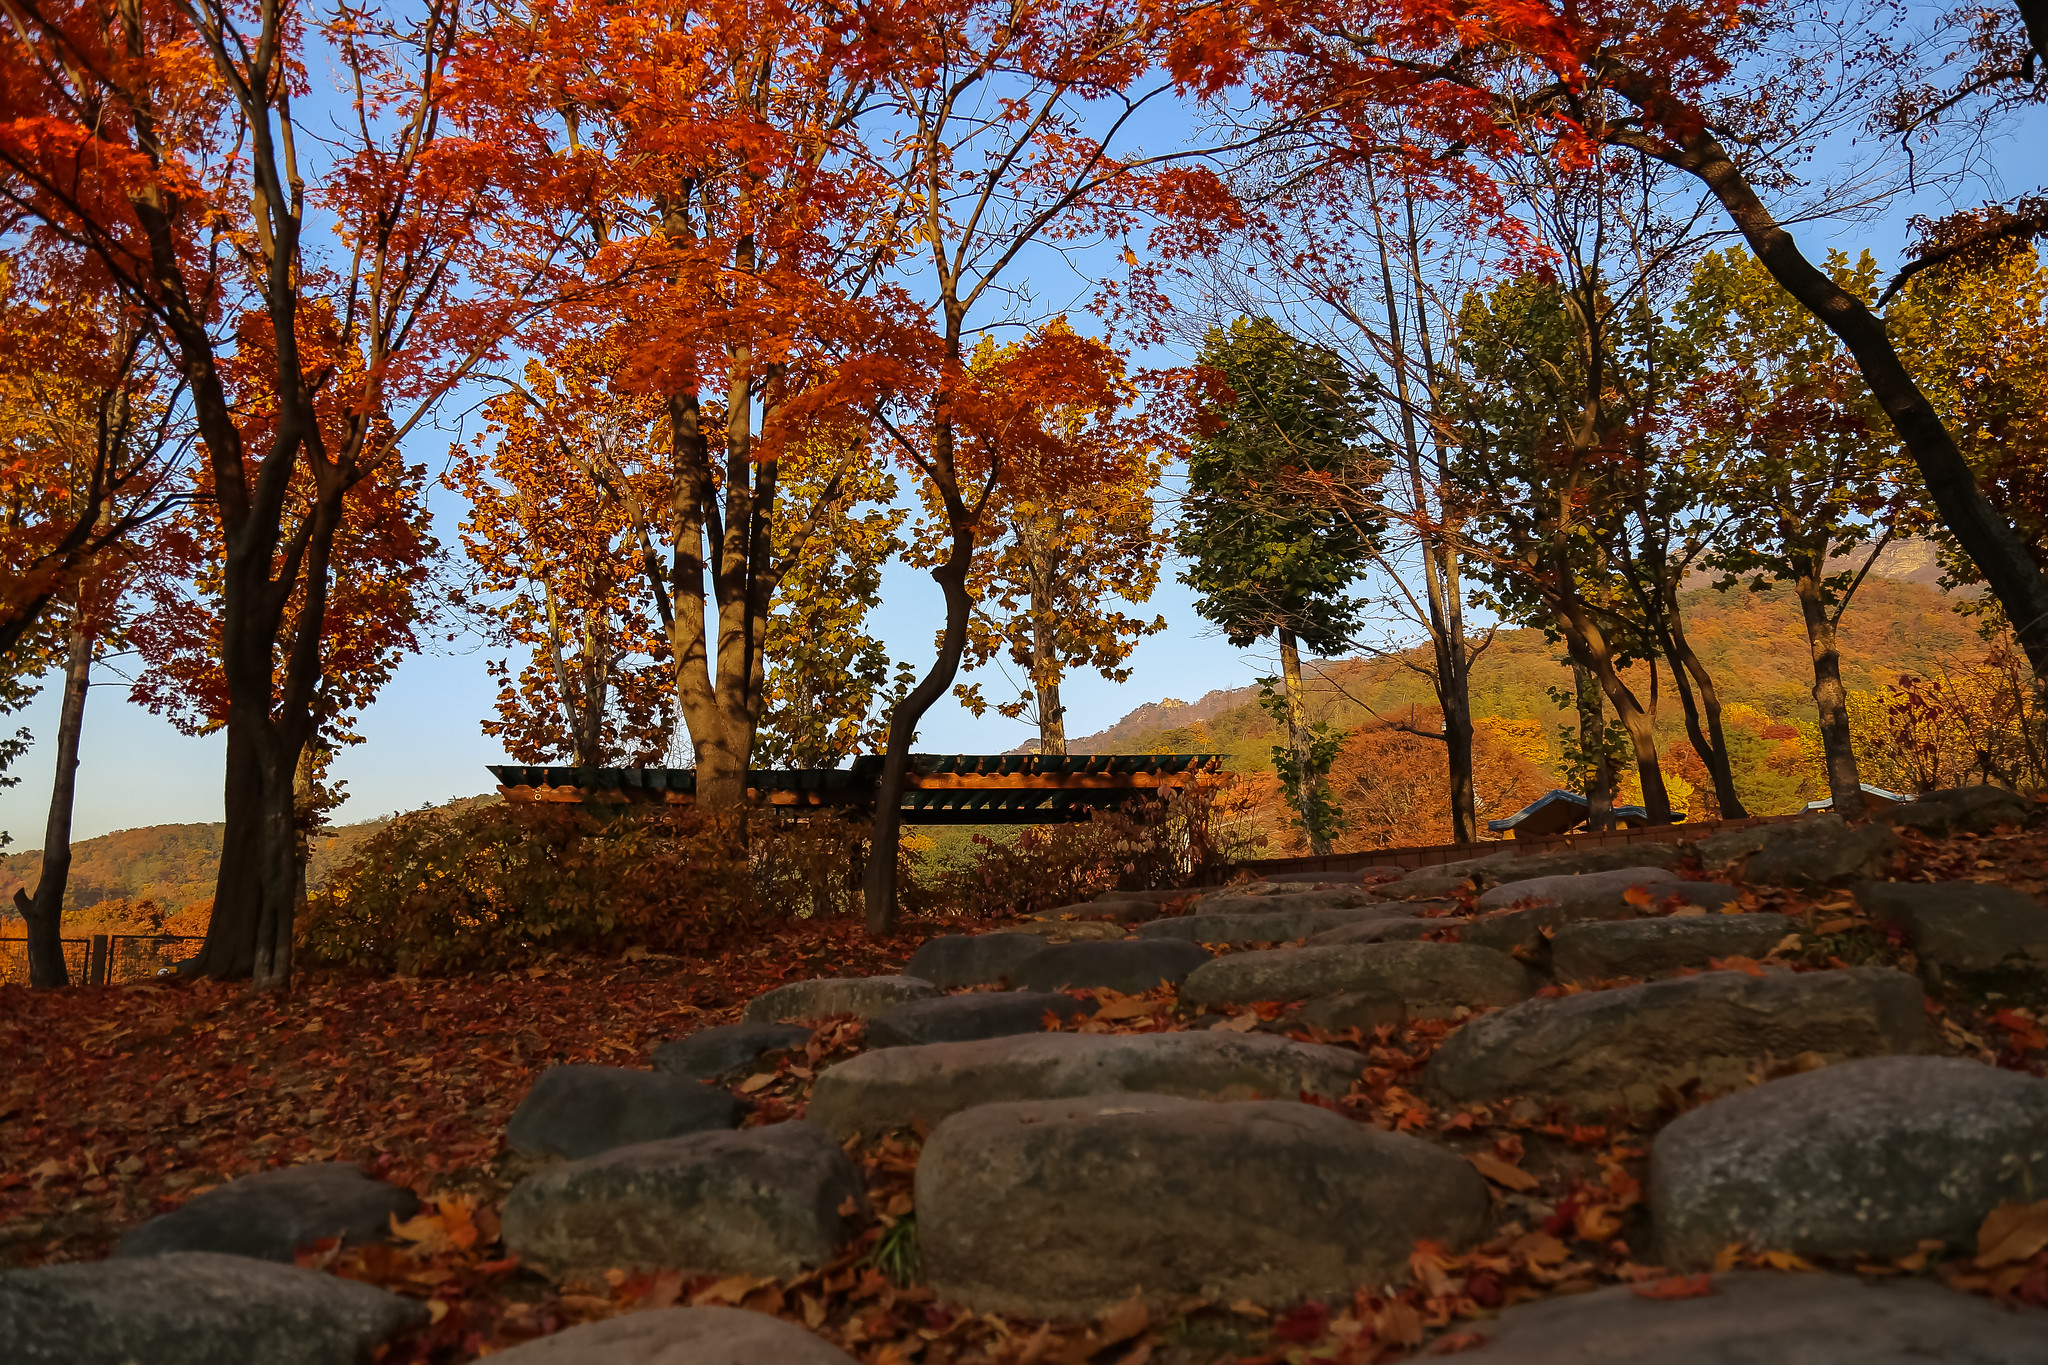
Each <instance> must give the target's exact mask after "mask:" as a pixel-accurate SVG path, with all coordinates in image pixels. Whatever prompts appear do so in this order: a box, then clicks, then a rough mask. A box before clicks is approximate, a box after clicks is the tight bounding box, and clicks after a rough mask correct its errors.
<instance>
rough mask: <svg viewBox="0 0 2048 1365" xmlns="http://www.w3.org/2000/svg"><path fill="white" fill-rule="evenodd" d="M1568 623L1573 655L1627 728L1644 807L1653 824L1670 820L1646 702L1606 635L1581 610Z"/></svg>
mask: <svg viewBox="0 0 2048 1365" xmlns="http://www.w3.org/2000/svg"><path fill="white" fill-rule="evenodd" d="M1565 624H1566V627H1567V630H1568V633H1569V634H1568V638H1569V639H1570V640H1571V643H1572V651H1573V657H1574V658H1575V659H1577V660H1578V661H1579V662H1581V663H1583V664H1585V666H1586V667H1587V668H1588V669H1590V670H1591V671H1592V674H1593V677H1594V678H1595V679H1597V680H1598V682H1599V684H1600V690H1601V692H1602V693H1604V694H1605V695H1606V697H1607V700H1608V702H1609V704H1610V705H1612V706H1613V707H1614V714H1615V716H1616V718H1617V719H1619V720H1620V721H1621V723H1622V726H1623V728H1625V729H1626V730H1627V731H1628V738H1629V746H1630V747H1631V748H1632V749H1634V751H1635V756H1636V772H1637V774H1638V775H1639V776H1640V777H1641V778H1642V783H1643V810H1644V813H1645V815H1646V816H1647V817H1648V819H1649V822H1650V823H1651V824H1653V825H1668V824H1670V823H1671V795H1670V793H1669V792H1667V791H1666V790H1665V789H1664V765H1663V763H1662V762H1661V761H1660V760H1659V759H1658V757H1657V731H1656V726H1655V725H1654V723H1653V722H1652V721H1651V719H1650V715H1649V713H1648V712H1647V711H1645V710H1644V709H1643V704H1642V703H1641V702H1640V701H1638V700H1636V694H1635V693H1634V691H1632V690H1631V689H1630V688H1629V685H1628V684H1627V683H1626V682H1625V681H1623V680H1622V676H1621V670H1620V669H1618V668H1616V667H1615V664H1614V654H1613V651H1612V650H1611V649H1609V647H1608V644H1607V637H1606V636H1605V635H1604V634H1603V633H1601V631H1600V629H1599V627H1598V626H1596V625H1594V624H1593V622H1592V620H1591V619H1590V617H1588V616H1587V615H1586V614H1585V613H1584V612H1582V611H1568V612H1567V613H1566V620H1565Z"/></svg>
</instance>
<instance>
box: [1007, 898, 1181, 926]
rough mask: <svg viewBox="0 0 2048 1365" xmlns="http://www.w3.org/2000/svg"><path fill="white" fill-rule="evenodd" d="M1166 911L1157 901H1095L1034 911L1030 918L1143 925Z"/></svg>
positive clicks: (1077, 902)
mask: <svg viewBox="0 0 2048 1365" xmlns="http://www.w3.org/2000/svg"><path fill="white" fill-rule="evenodd" d="M1164 913H1165V910H1164V907H1162V906H1161V905H1160V904H1159V903H1158V902H1157V901H1134V900H1094V901H1076V902H1075V903H1074V904H1072V905H1056V906H1054V907H1052V908H1051V909H1050V910H1034V911H1032V912H1031V914H1030V915H1029V916H1028V918H1031V919H1035V920H1070V919H1079V920H1110V921H1113V922H1114V923H1117V924H1143V923H1144V922H1145V921H1146V920H1149V919H1158V918H1159V916H1160V915H1162V914H1164Z"/></svg>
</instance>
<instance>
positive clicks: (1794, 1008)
mask: <svg viewBox="0 0 2048 1365" xmlns="http://www.w3.org/2000/svg"><path fill="white" fill-rule="evenodd" d="M1932 1045H1933V1044H1932V1039H1931V1037H1930V1035H1929V1033H1928V1029H1927V1012H1926V997H1925V996H1924V995H1922V993H1921V990H1920V983H1919V982H1918V981H1915V980H1914V979H1913V978H1912V977H1910V976H1907V975H1906V974H1905V973H1904V972H1895V971H1892V970H1890V969H1888V968H1884V967H1851V968H1848V969H1846V970H1840V971H1825V972H1802V973H1793V972H1787V971H1778V970H1774V969H1767V970H1765V971H1764V973H1763V975H1761V976H1751V975H1749V974H1748V973H1747V972H1739V971H1723V972H1708V973H1705V974H1704V975H1700V976H1685V977H1676V978H1673V979H1670V980H1665V981H1648V982H1644V983H1643V984H1642V985H1639V986H1622V987H1618V988H1616V989H1614V990H1605V991H1588V992H1586V993H1585V994H1583V995H1568V996H1564V997H1562V998H1561V999H1554V1000H1530V1001H1526V1002H1524V1003H1522V1004H1520V1005H1514V1006H1511V1007H1509V1008H1508V1009H1504V1010H1501V1011H1499V1012H1498V1013H1495V1014H1488V1015H1482V1016H1481V1017H1479V1018H1477V1019H1474V1020H1471V1021H1470V1022H1469V1023H1467V1024H1465V1025H1464V1026H1463V1027H1461V1028H1460V1029H1459V1030H1458V1031H1457V1032H1456V1033H1453V1034H1452V1035H1451V1036H1450V1037H1449V1038H1447V1039H1446V1040H1445V1041H1444V1044H1443V1046H1442V1047H1440V1048H1438V1049H1437V1051H1436V1055H1435V1056H1434V1057H1432V1058H1431V1059H1430V1061H1429V1064H1428V1066H1426V1067H1425V1068H1424V1069H1423V1082H1424V1084H1425V1085H1426V1086H1427V1087H1428V1088H1429V1089H1430V1090H1431V1092H1433V1093H1434V1094H1436V1095H1437V1096H1439V1097H1440V1098H1442V1099H1445V1100H1448V1101H1450V1102H1452V1103H1463V1102H1466V1101H1471V1100H1495V1099H1501V1098H1504V1097H1506V1096H1510V1095H1526V1096H1529V1097H1531V1098H1534V1099H1537V1100H1543V1101H1554V1102H1557V1103H1560V1104H1563V1105H1565V1106H1566V1107H1568V1108H1571V1109H1574V1110H1576V1111H1578V1112H1579V1113H1582V1114H1594V1115H1597V1114H1600V1113H1604V1112H1605V1111H1606V1110H1608V1109H1609V1108H1612V1107H1615V1106H1620V1107H1623V1108H1626V1109H1629V1110H1633V1111H1643V1110H1648V1109H1653V1108H1655V1107H1656V1106H1657V1104H1658V1103H1660V1101H1661V1099H1662V1092H1663V1091H1664V1090H1666V1089H1671V1090H1676V1089H1677V1088H1678V1087H1680V1086H1682V1085H1685V1084H1687V1083H1688V1082H1695V1081H1696V1082H1698V1083H1699V1084H1700V1085H1702V1086H1703V1087H1704V1088H1705V1089H1706V1090H1707V1091H1709V1092H1716V1091H1727V1090H1733V1089H1736V1088H1738V1087H1740V1086H1742V1085H1744V1084H1746V1083H1747V1082H1748V1080H1749V1078H1750V1075H1751V1072H1752V1071H1753V1070H1755V1069H1756V1068H1757V1067H1759V1066H1760V1065H1762V1064H1763V1063H1764V1062H1765V1061H1766V1060H1767V1059H1771V1058H1775V1059H1777V1060H1780V1061H1788V1060H1790V1059H1791V1058H1793V1057H1796V1056H1798V1055H1800V1054H1801V1053H1805V1052H1814V1053H1818V1054H1820V1055H1821V1056H1822V1057H1824V1058H1825V1059H1827V1060H1828V1061H1830V1062H1836V1061H1844V1060H1846V1059H1848V1058H1851V1057H1870V1056H1884V1055H1888V1054H1893V1053H1920V1052H1926V1051H1928V1050H1929V1049H1930V1048H1931V1047H1932Z"/></svg>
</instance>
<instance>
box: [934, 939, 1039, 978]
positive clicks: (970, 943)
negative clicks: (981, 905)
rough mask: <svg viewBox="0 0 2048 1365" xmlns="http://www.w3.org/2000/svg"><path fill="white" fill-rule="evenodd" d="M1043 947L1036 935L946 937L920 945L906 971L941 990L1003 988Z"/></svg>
mask: <svg viewBox="0 0 2048 1365" xmlns="http://www.w3.org/2000/svg"><path fill="white" fill-rule="evenodd" d="M1044 947H1045V940H1044V939H1043V938H1041V937H1040V936H1038V935H1037V934H947V935H946V936H944V937H943V938H928V939H926V940H925V941H924V942H923V943H920V944H919V945H918V946H917V951H916V952H914V953H912V954H911V955H910V965H909V966H908V967H906V968H905V969H904V971H905V973H906V974H908V975H910V976H914V977H916V978H917V979H918V980H920V981H929V982H931V983H932V984H933V985H934V986H937V987H938V988H939V989H940V990H942V991H951V990H958V989H959V988H960V987H962V986H1001V985H1004V984H1007V983H1008V981H1009V979H1010V973H1011V972H1012V971H1013V970H1015V968H1016V966H1017V964H1018V963H1020V962H1022V961H1023V960H1024V959H1025V958H1027V957H1030V956H1031V955H1032V954H1033V953H1035V952H1039V951H1040V950H1042V949H1043V948H1044Z"/></svg>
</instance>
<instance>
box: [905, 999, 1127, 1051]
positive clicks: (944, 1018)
mask: <svg viewBox="0 0 2048 1365" xmlns="http://www.w3.org/2000/svg"><path fill="white" fill-rule="evenodd" d="M1094 1012H1095V1007H1094V1006H1093V1005H1091V1004H1087V1003H1085V1002H1083V1001H1080V1000H1076V999H1075V998H1074V997H1073V996H1071V995H1064V994H1062V993H1060V992H1058V991H981V992H977V993H975V994H973V995H942V996H940V997H939V998H938V999H936V1000H913V1001H911V1002H910V1003H909V1004H907V1005H898V1006H896V1008H894V1009H892V1010H887V1011H884V1012H883V1013H881V1014H878V1015H876V1016H875V1017H874V1018H873V1019H870V1020H869V1021H868V1046H869V1047H915V1046H917V1045H919V1044H921V1043H965V1042H971V1041H973V1040H974V1039H976V1038H1002V1037H1007V1036H1008V1035H1010V1034H1013V1033H1038V1032H1040V1031H1042V1030H1043V1029H1044V1028H1045V1016H1046V1015H1048V1014H1053V1015H1057V1016H1058V1017H1059V1018H1061V1019H1073V1018H1076V1017H1078V1016H1080V1015H1084V1014H1092V1013H1094Z"/></svg>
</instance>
